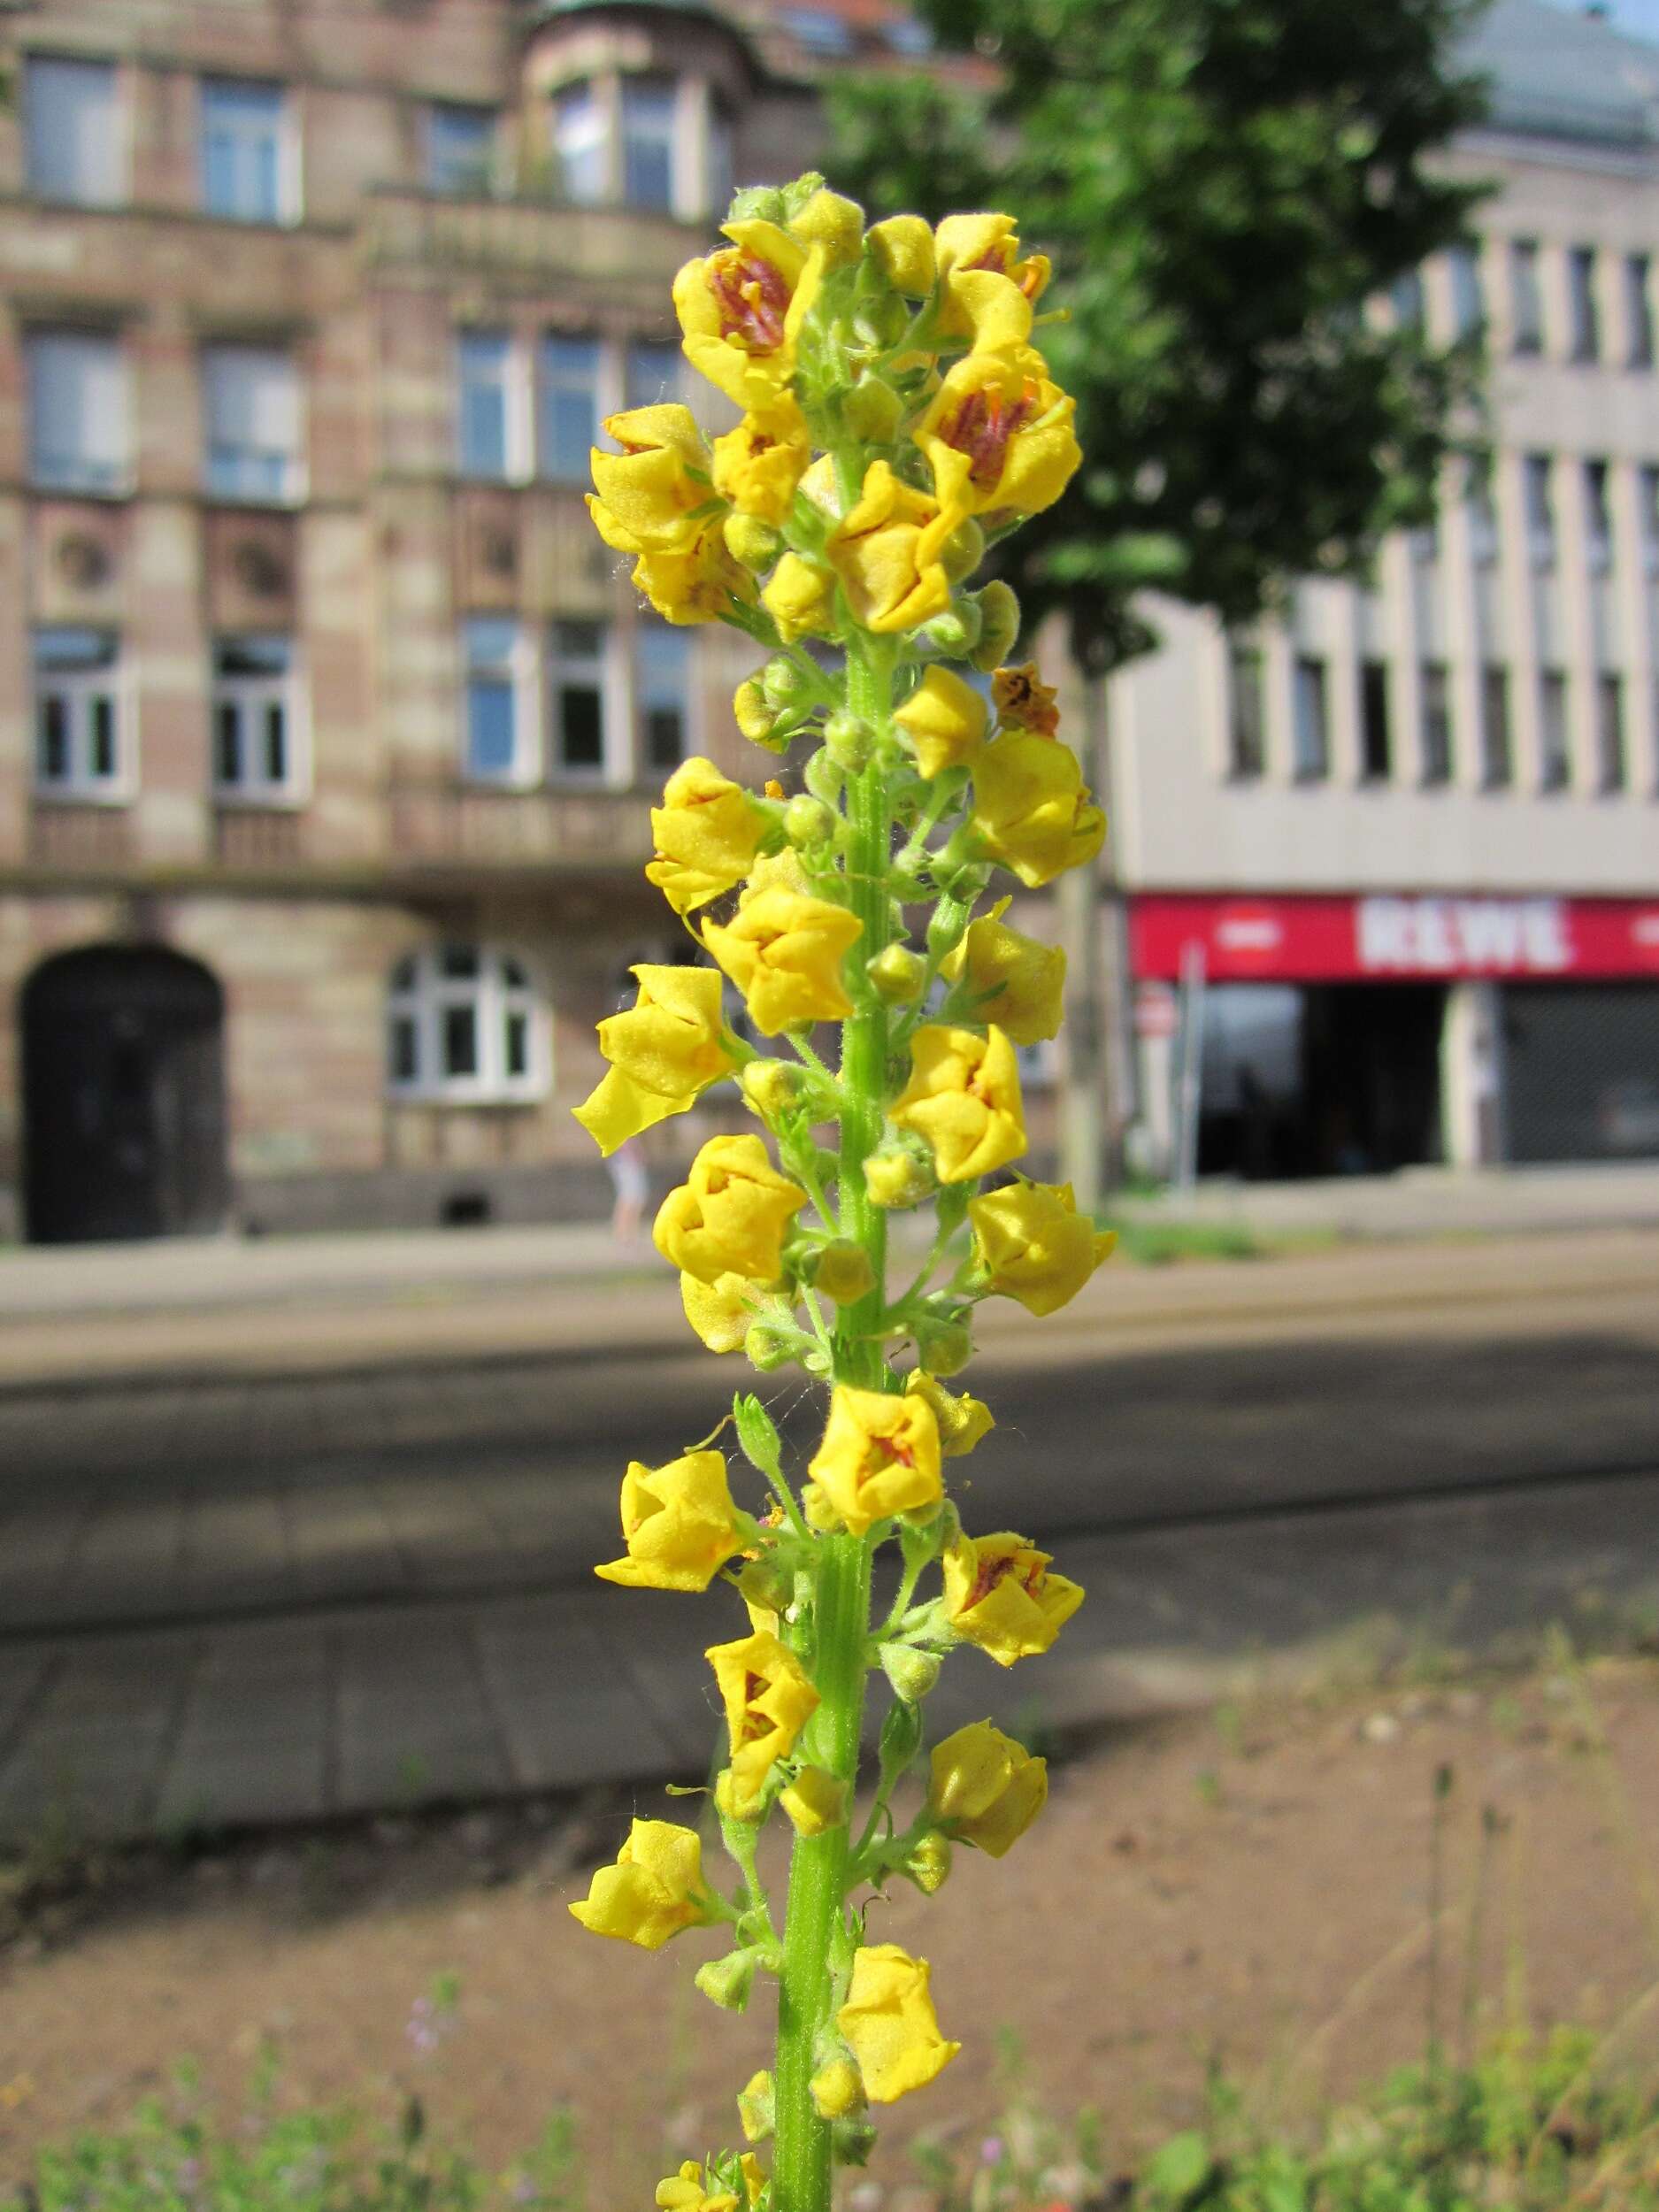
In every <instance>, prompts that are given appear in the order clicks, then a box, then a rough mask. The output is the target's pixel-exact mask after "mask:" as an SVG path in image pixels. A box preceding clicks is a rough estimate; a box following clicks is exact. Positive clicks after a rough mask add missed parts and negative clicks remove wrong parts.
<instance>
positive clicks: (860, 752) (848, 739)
mask: <svg viewBox="0 0 1659 2212" xmlns="http://www.w3.org/2000/svg"><path fill="white" fill-rule="evenodd" d="M875 741H876V733H875V732H874V731H873V730H872V728H871V726H870V725H869V723H868V722H864V721H861V720H860V719H859V718H858V717H857V716H856V714H848V713H846V712H845V711H844V710H843V711H842V712H841V713H839V714H832V715H831V717H830V718H829V720H828V721H827V722H826V724H825V725H824V749H825V751H826V753H827V754H828V755H829V757H830V758H831V759H832V760H833V762H834V764H835V765H836V766H837V767H838V768H842V769H845V771H846V772H847V773H848V774H849V776H856V775H857V774H858V772H859V771H860V770H861V769H864V768H867V767H868V766H869V765H870V756H871V754H872V751H873V750H874V749H875Z"/></svg>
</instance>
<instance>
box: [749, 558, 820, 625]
mask: <svg viewBox="0 0 1659 2212" xmlns="http://www.w3.org/2000/svg"><path fill="white" fill-rule="evenodd" d="M760 603H761V605H762V606H763V607H764V609H765V610H766V611H767V613H768V614H769V615H770V616H771V617H772V620H773V621H774V622H775V623H776V624H777V626H778V634H779V636H780V638H781V639H782V640H783V641H784V643H785V644H786V645H788V644H790V643H792V642H793V641H794V640H795V639H796V638H798V637H831V636H833V634H834V630H835V579H834V577H833V575H831V573H830V572H829V570H828V569H826V568H819V567H818V565H816V564H815V563H814V562H811V561H809V560H806V559H805V558H803V556H802V555H801V554H799V553H786V554H785V555H784V556H783V558H782V559H781V560H780V562H779V564H778V565H777V567H776V568H775V569H773V571H772V576H771V579H770V580H769V581H768V582H767V584H766V586H765V588H764V590H763V591H762V593H761V595H760Z"/></svg>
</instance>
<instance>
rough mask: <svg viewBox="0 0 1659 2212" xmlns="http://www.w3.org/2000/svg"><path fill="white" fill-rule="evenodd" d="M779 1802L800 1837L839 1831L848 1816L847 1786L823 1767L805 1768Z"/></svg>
mask: <svg viewBox="0 0 1659 2212" xmlns="http://www.w3.org/2000/svg"><path fill="white" fill-rule="evenodd" d="M778 1802H779V1803H780V1805H781V1806H782V1807H783V1809H784V1811H785V1812H786V1813H787V1814H788V1816H789V1819H790V1822H791V1824H793V1826H794V1828H795V1833H796V1835H798V1836H821V1835H822V1834H823V1833H824V1832H825V1831H826V1829H828V1828H839V1827H840V1825H841V1822H842V1821H843V1820H845V1819H846V1817H847V1785H846V1783H845V1782H838V1781H837V1780H836V1778H835V1777H834V1776H833V1774H826V1772H825V1771H824V1770H823V1768H822V1767H803V1768H802V1770H801V1771H800V1773H799V1774H797V1775H796V1776H795V1780H794V1781H793V1782H791V1783H790V1784H789V1786H788V1787H787V1789H785V1790H782V1791H780V1793H779V1796H778Z"/></svg>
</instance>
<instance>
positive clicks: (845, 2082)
mask: <svg viewBox="0 0 1659 2212" xmlns="http://www.w3.org/2000/svg"><path fill="white" fill-rule="evenodd" d="M807 2086H808V2088H809V2089H810V2091H811V2093H812V2108H813V2110H814V2111H815V2112H816V2113H817V2114H818V2118H819V2119H820V2120H845V2119H848V2118H849V2117H850V2116H851V2115H852V2114H853V2113H855V2112H862V2111H863V2110H864V2080H863V2077H862V2076H861V2075H860V2073H859V2071H858V2069H857V2068H856V2066H855V2065H854V2064H853V2062H852V2061H851V2059H849V2058H833V2059H831V2061H830V2062H829V2064H828V2065H827V2066H820V2067H819V2069H818V2072H817V2073H816V2074H814V2075H813V2077H812V2078H811V2080H810V2082H809V2083H808V2085H807Z"/></svg>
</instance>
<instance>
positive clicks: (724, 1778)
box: [714, 1767, 762, 1826]
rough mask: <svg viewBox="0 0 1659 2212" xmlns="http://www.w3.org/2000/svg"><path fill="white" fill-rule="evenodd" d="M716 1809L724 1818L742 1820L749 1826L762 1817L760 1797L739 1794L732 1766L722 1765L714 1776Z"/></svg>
mask: <svg viewBox="0 0 1659 2212" xmlns="http://www.w3.org/2000/svg"><path fill="white" fill-rule="evenodd" d="M714 1809H715V1810H716V1812H718V1814H719V1816H720V1817H721V1819H722V1820H734V1821H741V1822H742V1823H743V1824H745V1825H748V1826H752V1825H753V1824H754V1823H755V1822H756V1821H757V1820H759V1819H760V1818H761V1817H762V1808H761V1804H760V1801H759V1800H758V1799H757V1798H753V1797H748V1796H740V1795H739V1793H738V1787H737V1777H736V1776H735V1775H734V1774H733V1771H732V1770H731V1768H730V1767H722V1768H721V1769H720V1771H719V1772H718V1774H717V1775H716V1776H715V1778H714Z"/></svg>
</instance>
